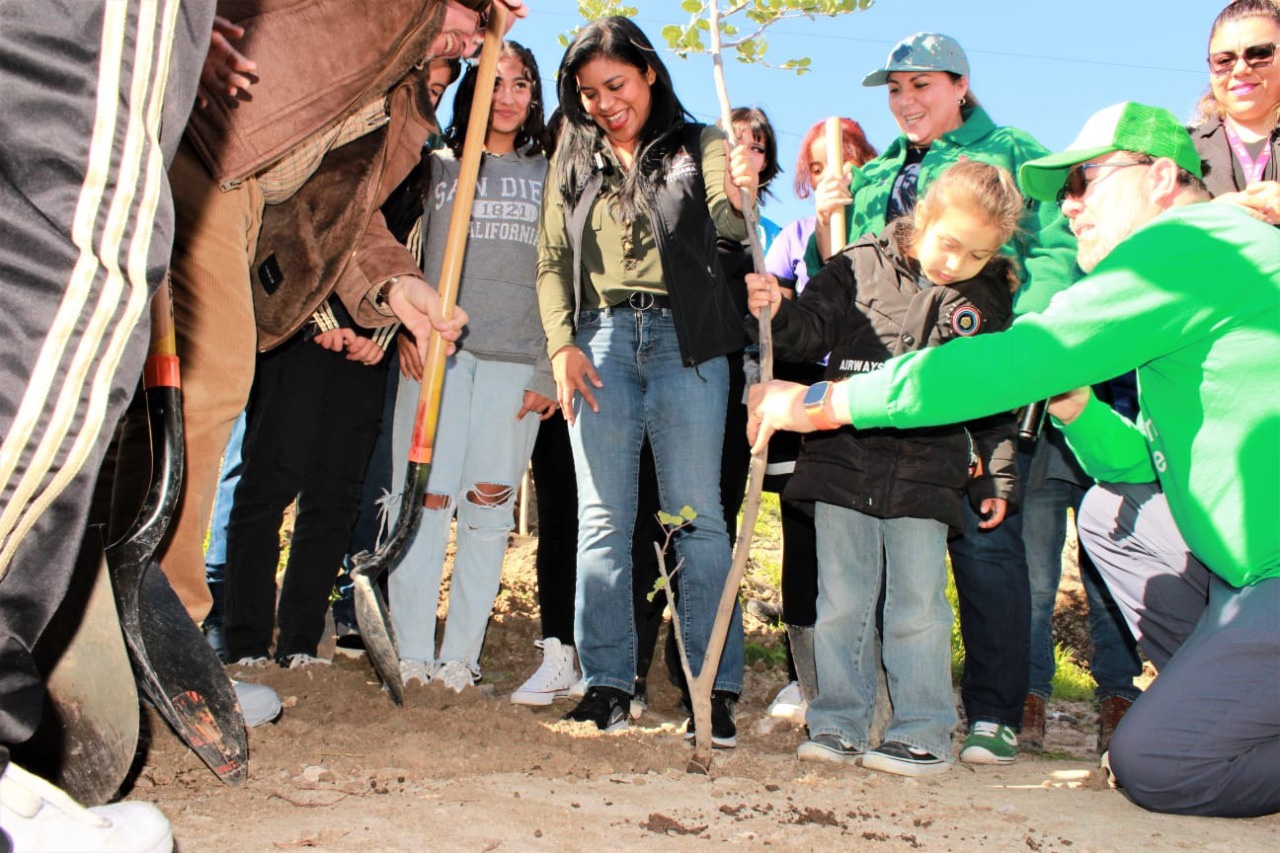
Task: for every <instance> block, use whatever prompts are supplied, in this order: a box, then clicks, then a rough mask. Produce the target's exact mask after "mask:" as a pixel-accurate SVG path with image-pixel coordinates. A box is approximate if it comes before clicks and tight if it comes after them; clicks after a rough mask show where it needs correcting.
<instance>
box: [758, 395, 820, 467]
mask: <svg viewBox="0 0 1280 853" xmlns="http://www.w3.org/2000/svg"><path fill="white" fill-rule="evenodd" d="M808 390H809V386H808V385H800V384H799V383H796V382H783V381H782V380H781V379H774V380H771V381H769V382H760V383H757V384H755V385H752V386H751V387H750V388H749V389H748V390H747V440H748V441H750V442H751V453H752V455H753V456H759V455H760V454H761V453H763V452H764V450H765V448H766V447H768V446H769V439H770V438H772V437H773V434H774V433H775V432H777V431H778V430H782V429H785V430H790V431H791V432H813V423H812V422H811V421H810V420H809V416H808V415H807V414H805V411H804V395H805V393H806V392H807V391H808Z"/></svg>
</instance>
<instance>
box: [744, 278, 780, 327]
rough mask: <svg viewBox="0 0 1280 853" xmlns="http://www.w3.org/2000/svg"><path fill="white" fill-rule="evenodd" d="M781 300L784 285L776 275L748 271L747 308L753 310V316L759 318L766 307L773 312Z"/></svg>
mask: <svg viewBox="0 0 1280 853" xmlns="http://www.w3.org/2000/svg"><path fill="white" fill-rule="evenodd" d="M781 302H782V287H781V286H780V285H779V284H778V279H777V278H776V277H774V276H772V275H770V274H768V273H765V274H763V275H761V274H760V273H756V272H749V273H747V309H748V310H750V311H751V316H752V317H755V318H757V319H758V318H759V317H760V311H761V310H763V309H764V308H768V309H769V310H770V311H771V312H773V311H774V309H775V308H776V307H777V306H778V304H779V303H781ZM774 313H776V312H774Z"/></svg>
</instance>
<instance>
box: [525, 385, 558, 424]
mask: <svg viewBox="0 0 1280 853" xmlns="http://www.w3.org/2000/svg"><path fill="white" fill-rule="evenodd" d="M558 406H559V404H558V403H557V402H556V401H555V400H552V399H551V398H550V397H544V396H542V395H541V394H539V393H538V392H537V391H525V392H524V402H523V403H522V404H521V406H520V411H518V412H516V420H520V419H521V418H523V417H524V416H525V415H527V414H529V413H530V412H533V413H534V414H536V415H537V416H538V420H542V421H545V420H546V419H547V418H549V417H551V416H552V415H554V414H555V413H556V408H557V407H558Z"/></svg>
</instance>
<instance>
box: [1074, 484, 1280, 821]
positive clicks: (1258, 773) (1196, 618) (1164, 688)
mask: <svg viewBox="0 0 1280 853" xmlns="http://www.w3.org/2000/svg"><path fill="white" fill-rule="evenodd" d="M1080 542H1081V544H1082V545H1083V546H1084V547H1085V548H1086V549H1087V550H1088V552H1089V556H1090V557H1092V558H1093V561H1094V563H1096V564H1097V566H1098V569H1099V571H1101V573H1102V576H1103V578H1104V579H1105V580H1106V582H1107V586H1108V587H1109V588H1110V590H1111V594H1112V595H1113V596H1114V597H1115V600H1116V602H1117V603H1118V604H1119V605H1120V608H1121V610H1123V611H1124V615H1125V619H1126V620H1127V621H1128V623H1129V627H1130V629H1131V630H1132V631H1133V633H1134V636H1135V637H1136V638H1137V640H1138V642H1139V643H1140V644H1141V645H1142V649H1143V651H1144V652H1146V654H1147V657H1148V658H1150V660H1151V662H1152V663H1154V664H1155V666H1156V669H1157V670H1158V671H1159V677H1158V678H1157V679H1156V680H1155V682H1154V683H1153V684H1152V685H1151V687H1150V688H1148V689H1147V691H1146V692H1145V693H1144V694H1143V695H1142V696H1140V697H1139V698H1138V700H1137V701H1136V702H1135V703H1134V705H1133V708H1132V709H1131V710H1130V711H1129V713H1128V714H1127V715H1126V716H1125V718H1124V720H1122V721H1121V723H1120V726H1119V728H1118V729H1117V730H1116V734H1115V737H1114V738H1112V741H1111V750H1110V753H1111V755H1110V758H1111V768H1112V771H1113V772H1114V773H1115V775H1116V779H1117V781H1118V782H1119V783H1120V785H1121V786H1122V787H1123V788H1124V790H1125V792H1126V793H1127V794H1128V795H1129V796H1130V797H1131V798H1132V799H1133V801H1134V802H1136V803H1137V804H1138V805H1140V806H1142V807H1143V808H1147V809H1151V810H1152V811H1158V812H1170V813H1176V814H1193V815H1208V816H1219V817H1249V816H1254V815H1264V814H1271V813H1273V812H1276V811H1280V578H1270V579H1267V580H1264V581H1261V582H1259V583H1256V584H1254V585H1253V586H1249V587H1244V588H1242V589H1236V588H1235V587H1232V586H1230V585H1229V584H1227V583H1225V582H1224V581H1223V580H1222V579H1221V578H1219V577H1218V576H1217V575H1214V574H1213V573H1212V572H1210V571H1209V569H1208V568H1206V567H1205V565H1204V564H1203V563H1201V562H1200V561H1199V560H1197V559H1196V558H1195V557H1194V556H1193V555H1192V554H1191V552H1190V550H1188V548H1187V544H1186V542H1185V541H1184V540H1183V538H1182V535H1181V534H1180V533H1179V532H1178V527H1177V525H1176V524H1175V522H1174V520H1173V516H1172V515H1171V514H1170V512H1169V505H1168V502H1167V501H1166V499H1165V496H1164V494H1163V492H1161V491H1160V489H1159V487H1158V486H1157V485H1156V484H1154V483H1146V484H1141V485H1133V484H1104V485H1099V486H1095V487H1094V488H1093V489H1091V490H1090V491H1089V493H1088V495H1086V496H1085V499H1084V504H1083V506H1082V507H1081V512H1080Z"/></svg>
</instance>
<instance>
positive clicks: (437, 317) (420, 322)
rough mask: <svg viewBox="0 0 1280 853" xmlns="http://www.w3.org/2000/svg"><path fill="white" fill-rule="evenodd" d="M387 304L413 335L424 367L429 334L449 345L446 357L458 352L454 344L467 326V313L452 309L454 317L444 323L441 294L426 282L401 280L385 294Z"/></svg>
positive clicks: (455, 307) (412, 279)
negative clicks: (438, 336) (440, 338)
mask: <svg viewBox="0 0 1280 853" xmlns="http://www.w3.org/2000/svg"><path fill="white" fill-rule="evenodd" d="M387 303H388V304H389V305H390V306H391V310H392V311H393V312H395V315H396V317H397V318H399V320H400V322H401V323H402V324H404V327H405V328H406V329H408V330H409V333H410V334H412V335H413V339H414V340H415V341H416V342H417V346H418V357H419V358H420V359H421V360H422V362H423V363H424V364H425V363H426V360H427V340H428V338H430V337H431V332H432V330H435V331H437V332H439V333H440V337H442V338H444V339H445V340H446V341H448V342H449V345H448V347H447V348H446V349H445V352H446V354H449V355H452V354H453V352H454V350H455V349H457V347H455V346H454V344H453V342H454V341H456V340H457V339H458V338H459V337H460V336H461V335H462V327H463V326H465V325H467V312H466V311H464V310H463V309H462V308H461V307H459V306H457V305H455V306H454V308H453V315H452V316H451V317H449V318H448V319H445V317H444V313H443V311H444V305H443V304H442V303H441V302H440V294H438V293H436V289H435V288H434V287H432V286H431V285H429V284H427V282H426V281H425V280H423V279H421V278H419V277H418V276H414V275H402V276H400V277H399V278H398V279H396V281H395V283H394V284H392V285H391V289H390V290H389V291H388V292H387Z"/></svg>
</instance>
